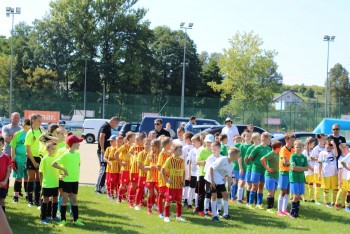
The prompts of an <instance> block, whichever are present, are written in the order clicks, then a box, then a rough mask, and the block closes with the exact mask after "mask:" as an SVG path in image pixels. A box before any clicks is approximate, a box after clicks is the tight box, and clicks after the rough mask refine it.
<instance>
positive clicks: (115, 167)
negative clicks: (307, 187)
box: [104, 146, 119, 173]
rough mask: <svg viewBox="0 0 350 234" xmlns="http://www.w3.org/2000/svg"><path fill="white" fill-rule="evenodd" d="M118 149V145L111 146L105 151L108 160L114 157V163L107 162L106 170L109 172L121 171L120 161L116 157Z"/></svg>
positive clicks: (112, 161)
mask: <svg viewBox="0 0 350 234" xmlns="http://www.w3.org/2000/svg"><path fill="white" fill-rule="evenodd" d="M116 150H117V149H116V147H113V146H109V147H108V148H107V149H106V151H105V154H104V158H105V159H108V160H111V159H113V160H111V163H112V165H109V164H108V163H107V167H106V172H108V173H119V164H118V161H117V160H115V159H114V153H115V151H116Z"/></svg>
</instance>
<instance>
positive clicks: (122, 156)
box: [114, 132, 135, 203]
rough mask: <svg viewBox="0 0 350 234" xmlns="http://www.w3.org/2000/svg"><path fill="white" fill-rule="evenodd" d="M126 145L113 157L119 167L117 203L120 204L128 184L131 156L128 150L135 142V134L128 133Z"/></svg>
mask: <svg viewBox="0 0 350 234" xmlns="http://www.w3.org/2000/svg"><path fill="white" fill-rule="evenodd" d="M125 141H126V143H124V145H123V146H121V147H120V148H119V149H118V150H117V151H116V152H115V154H114V157H115V158H116V159H117V162H118V164H119V165H120V181H119V182H120V186H119V190H118V200H117V203H120V202H121V200H122V199H124V198H125V192H126V190H127V187H128V185H129V182H130V175H129V172H130V159H131V157H132V156H131V154H130V153H129V150H130V148H131V145H132V144H133V143H134V142H135V134H134V133H132V132H128V133H127V134H126V137H125Z"/></svg>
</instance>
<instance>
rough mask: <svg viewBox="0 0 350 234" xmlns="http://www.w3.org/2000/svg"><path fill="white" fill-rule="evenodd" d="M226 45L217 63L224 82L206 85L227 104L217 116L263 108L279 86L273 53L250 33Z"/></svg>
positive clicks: (233, 39) (280, 77) (279, 78)
mask: <svg viewBox="0 0 350 234" xmlns="http://www.w3.org/2000/svg"><path fill="white" fill-rule="evenodd" d="M229 42H230V45H231V47H230V48H229V49H225V50H224V55H223V56H222V57H221V59H220V62H219V67H220V70H221V72H222V73H223V75H224V79H223V80H222V81H221V82H220V83H218V82H210V83H209V85H210V86H211V87H212V88H213V90H214V91H219V92H221V98H222V99H227V100H228V101H229V102H228V104H227V105H225V106H224V107H223V108H222V109H221V110H220V114H221V116H224V115H227V114H229V115H232V114H233V113H234V114H237V113H244V112H245V111H246V110H259V109H260V110H262V109H266V108H267V107H268V104H269V102H271V101H272V98H273V96H274V93H276V92H278V91H279V90H280V88H281V83H282V76H281V75H280V74H279V73H277V64H276V63H275V62H274V60H273V59H274V57H275V56H276V52H275V51H270V50H264V49H262V48H261V46H262V44H263V42H262V39H260V38H259V36H258V35H254V34H253V32H250V33H243V34H241V33H240V32H237V33H236V34H235V35H234V36H233V38H232V39H230V40H229ZM243 122H244V116H243Z"/></svg>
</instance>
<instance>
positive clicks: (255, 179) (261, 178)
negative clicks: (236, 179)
mask: <svg viewBox="0 0 350 234" xmlns="http://www.w3.org/2000/svg"><path fill="white" fill-rule="evenodd" d="M250 179H251V181H252V183H253V184H257V183H259V182H263V183H264V182H265V175H264V174H261V173H258V172H254V171H253V172H252V175H251V177H250Z"/></svg>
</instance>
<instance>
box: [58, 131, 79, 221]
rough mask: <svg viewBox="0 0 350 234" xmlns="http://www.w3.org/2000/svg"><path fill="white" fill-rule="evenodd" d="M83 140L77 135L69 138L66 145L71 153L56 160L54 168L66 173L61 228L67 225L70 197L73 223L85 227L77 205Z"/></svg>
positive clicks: (68, 152)
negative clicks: (80, 151)
mask: <svg viewBox="0 0 350 234" xmlns="http://www.w3.org/2000/svg"><path fill="white" fill-rule="evenodd" d="M83 140H84V139H83V138H78V137H77V136H75V135H71V136H69V137H67V139H66V143H67V145H68V146H69V151H67V152H66V153H64V154H63V155H62V156H61V157H59V158H58V159H56V160H55V161H54V162H53V163H52V166H53V167H54V168H57V169H59V170H62V171H63V172H64V176H63V199H62V205H61V222H60V226H65V225H66V222H67V221H66V210H67V203H68V197H69V198H70V201H71V202H72V213H73V221H74V224H75V225H77V226H84V223H82V222H81V221H80V220H79V209H78V203H77V194H78V187H79V176H80V153H79V152H78V150H79V145H80V142H82V141H83Z"/></svg>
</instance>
